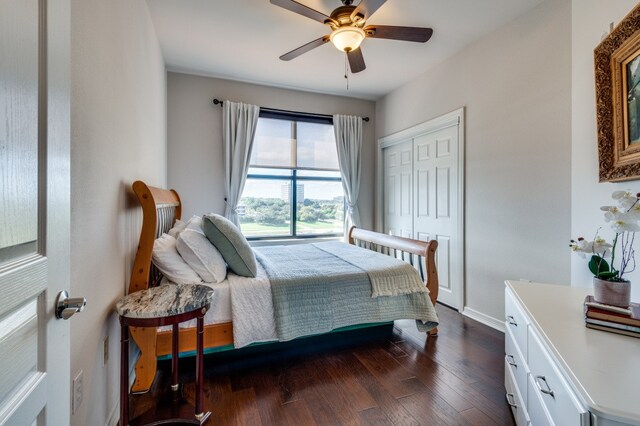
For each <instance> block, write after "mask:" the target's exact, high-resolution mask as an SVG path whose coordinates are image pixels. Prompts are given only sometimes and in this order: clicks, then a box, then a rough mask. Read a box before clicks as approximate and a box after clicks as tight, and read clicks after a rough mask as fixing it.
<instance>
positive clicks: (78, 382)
mask: <svg viewBox="0 0 640 426" xmlns="http://www.w3.org/2000/svg"><path fill="white" fill-rule="evenodd" d="M80 404H82V370H80V371H78V374H77V375H76V377H75V378H74V379H73V395H72V396H71V414H75V413H76V411H78V408H80Z"/></svg>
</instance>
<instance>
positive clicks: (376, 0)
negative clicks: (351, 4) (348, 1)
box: [351, 0, 387, 21]
mask: <svg viewBox="0 0 640 426" xmlns="http://www.w3.org/2000/svg"><path fill="white" fill-rule="evenodd" d="M386 1H387V0H362V1H361V2H360V4H359V5H358V7H356V8H355V9H354V11H353V12H352V13H351V20H352V21H355V20H356V17H357V16H358V15H360V16H361V17H362V19H363V20H365V21H366V20H367V19H369V17H370V16H371V15H373V14H374V13H375V11H376V10H378V9H380V6H382V5H383V4H385V3H386Z"/></svg>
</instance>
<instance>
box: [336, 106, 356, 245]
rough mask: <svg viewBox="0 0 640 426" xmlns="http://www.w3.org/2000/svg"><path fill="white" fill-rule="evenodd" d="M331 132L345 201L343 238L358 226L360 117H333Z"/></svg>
mask: <svg viewBox="0 0 640 426" xmlns="http://www.w3.org/2000/svg"><path fill="white" fill-rule="evenodd" d="M333 131H334V133H335V136H336V145H337V147H338V163H339V164H340V174H341V175H342V188H343V189H344V196H345V201H346V211H345V221H344V229H345V238H347V235H348V231H349V229H350V228H351V226H352V225H353V226H360V212H359V211H358V193H359V192H360V170H361V163H362V156H361V148H362V117H356V116H351V115H334V116H333Z"/></svg>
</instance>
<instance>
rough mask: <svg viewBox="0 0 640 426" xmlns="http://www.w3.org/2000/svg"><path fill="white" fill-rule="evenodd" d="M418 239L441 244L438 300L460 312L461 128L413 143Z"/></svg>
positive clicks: (416, 235)
mask: <svg viewBox="0 0 640 426" xmlns="http://www.w3.org/2000/svg"><path fill="white" fill-rule="evenodd" d="M413 142H414V143H413V155H414V163H413V164H414V166H413V182H414V187H413V193H414V200H413V211H414V223H413V229H414V235H413V237H414V238H416V239H418V240H423V241H429V240H437V241H438V251H437V256H436V263H437V266H438V276H439V281H440V292H439V294H438V300H439V301H440V302H442V303H444V304H446V305H449V306H451V307H454V308H459V306H458V305H459V295H460V293H459V292H460V291H461V288H460V287H461V286H460V283H461V282H462V277H461V276H457V275H458V272H457V271H459V270H460V268H459V267H458V266H457V265H455V262H456V261H459V260H458V259H457V256H456V253H458V250H457V244H460V236H459V235H457V234H458V218H459V211H458V191H459V187H460V185H459V182H458V126H452V127H448V128H445V129H442V130H438V131H435V132H433V133H429V134H426V135H422V136H419V137H416V138H414V140H413Z"/></svg>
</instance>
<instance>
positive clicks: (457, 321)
mask: <svg viewBox="0 0 640 426" xmlns="http://www.w3.org/2000/svg"><path fill="white" fill-rule="evenodd" d="M438 315H439V317H440V323H441V326H440V327H439V330H440V334H439V336H438V337H437V338H427V337H426V336H425V335H424V334H421V333H418V332H417V330H416V326H415V323H414V322H413V321H398V322H396V325H395V327H394V328H393V330H391V328H387V329H386V332H385V333H384V334H381V333H367V332H366V331H363V330H359V331H358V333H359V334H350V335H348V337H346V338H344V339H342V338H341V339H337V338H333V339H332V340H330V341H328V340H326V339H325V340H318V339H314V340H308V339H305V340H301V341H297V342H296V345H295V346H294V347H293V348H292V347H291V346H289V347H285V348H280V349H279V350H277V351H271V352H268V353H259V354H247V353H240V354H235V355H233V358H229V355H228V354H227V355H224V356H220V355H208V356H207V357H205V370H206V371H205V374H206V380H205V398H206V408H207V409H209V410H211V411H212V412H213V414H212V417H211V420H210V422H209V424H212V425H260V424H262V425H295V426H303V425H341V424H348V425H357V424H360V425H456V424H471V425H513V424H514V422H513V417H512V415H511V412H510V410H509V406H508V405H507V403H506V401H505V396H504V395H505V391H504V385H503V383H504V335H503V334H502V333H500V332H497V331H495V330H493V329H491V328H489V327H486V326H484V325H482V324H480V323H478V322H476V321H473V320H470V319H468V318H465V317H463V316H462V315H460V314H458V313H457V312H455V311H453V310H450V309H448V308H446V307H443V306H439V307H438ZM180 367H181V380H183V381H184V382H185V383H186V384H185V394H186V396H187V398H188V399H192V395H193V389H194V384H193V381H194V370H195V368H194V361H193V358H189V359H183V360H181V361H180ZM159 368H160V371H159V374H158V377H157V379H156V383H155V384H154V388H153V389H152V390H151V391H150V392H149V393H147V394H145V395H138V396H134V397H132V414H133V415H134V416H135V415H138V414H140V413H141V412H142V411H145V410H147V409H148V408H150V407H153V406H154V404H156V401H157V400H158V399H159V398H160V395H161V391H160V389H166V387H168V384H169V380H170V376H171V374H170V369H171V365H170V362H161V363H160V364H159Z"/></svg>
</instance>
